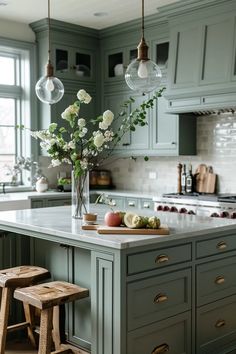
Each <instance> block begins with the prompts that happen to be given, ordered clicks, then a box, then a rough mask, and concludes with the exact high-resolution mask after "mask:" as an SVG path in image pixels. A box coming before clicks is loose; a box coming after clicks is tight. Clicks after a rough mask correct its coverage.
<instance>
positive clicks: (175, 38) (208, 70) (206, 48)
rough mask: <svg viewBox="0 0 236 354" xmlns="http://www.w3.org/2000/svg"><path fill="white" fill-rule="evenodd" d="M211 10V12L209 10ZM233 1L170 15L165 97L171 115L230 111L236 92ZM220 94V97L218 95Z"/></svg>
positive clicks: (235, 6) (235, 13)
mask: <svg viewBox="0 0 236 354" xmlns="http://www.w3.org/2000/svg"><path fill="white" fill-rule="evenodd" d="M212 10H213V11H212ZM235 24H236V5H235V2H233V1H228V2H227V3H226V1H225V2H222V4H220V5H219V4H218V6H217V7H215V8H214V9H213V8H212V6H211V4H209V7H208V6H207V4H206V7H205V8H203V9H200V10H197V11H193V12H192V13H186V14H183V13H179V12H177V14H175V15H173V16H171V18H170V21H169V25H170V55H169V61H168V85H167V92H166V94H165V95H166V97H167V98H168V100H169V111H170V112H184V111H185V112H186V111H187V112H188V111H198V110H199V111H204V110H205V111H207V110H208V109H211V108H215V109H217V107H219V108H224V107H226V108H230V107H231V105H232V106H233V102H234V101H235V97H236V89H235V84H234V80H235V60H236V52H235V38H236V32H235ZM221 94H222V96H220V95H221Z"/></svg>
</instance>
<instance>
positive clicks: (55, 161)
mask: <svg viewBox="0 0 236 354" xmlns="http://www.w3.org/2000/svg"><path fill="white" fill-rule="evenodd" d="M51 165H52V167H56V166H60V165H61V161H60V160H58V159H56V160H54V159H52V161H51Z"/></svg>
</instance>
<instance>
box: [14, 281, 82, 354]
mask: <svg viewBox="0 0 236 354" xmlns="http://www.w3.org/2000/svg"><path fill="white" fill-rule="evenodd" d="M88 296H89V290H88V289H85V288H82V287H80V286H79V285H75V284H70V283H67V282H64V281H52V282H49V283H43V284H38V285H34V286H30V287H26V288H19V289H16V290H15V292H14V297H15V298H16V299H17V300H21V301H23V303H27V304H29V305H31V306H34V307H36V308H39V309H40V310H41V316H40V334H39V350H38V353H39V354H50V353H52V352H51V342H52V339H53V342H54V346H55V350H56V351H55V352H53V353H71V349H70V348H67V347H66V345H65V344H62V343H61V338H60V328H59V305H63V304H65V303H67V302H71V301H75V300H80V299H83V298H86V297H88Z"/></svg>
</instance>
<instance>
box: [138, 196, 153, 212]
mask: <svg viewBox="0 0 236 354" xmlns="http://www.w3.org/2000/svg"><path fill="white" fill-rule="evenodd" d="M141 209H150V210H154V202H153V201H152V200H150V199H142V200H141Z"/></svg>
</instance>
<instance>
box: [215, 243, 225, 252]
mask: <svg viewBox="0 0 236 354" xmlns="http://www.w3.org/2000/svg"><path fill="white" fill-rule="evenodd" d="M216 248H218V250H224V249H226V248H227V243H226V242H225V241H221V242H219V243H217V246H216Z"/></svg>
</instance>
